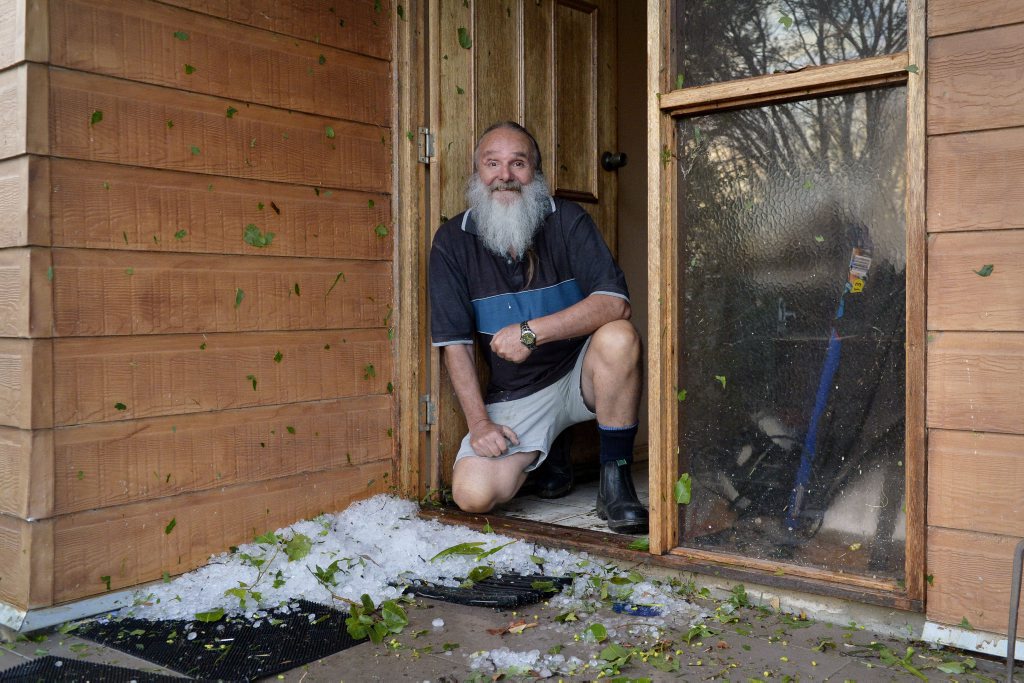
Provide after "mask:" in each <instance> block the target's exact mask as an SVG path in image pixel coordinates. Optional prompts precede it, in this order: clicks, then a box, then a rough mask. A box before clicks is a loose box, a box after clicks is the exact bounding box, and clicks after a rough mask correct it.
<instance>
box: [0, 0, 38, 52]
mask: <svg viewBox="0 0 1024 683" xmlns="http://www.w3.org/2000/svg"><path fill="white" fill-rule="evenodd" d="M46 16H47V3H46V2H38V1H34V0H0V69H6V68H7V67H9V66H13V65H15V64H18V63H20V62H23V61H25V60H29V61H34V62H45V61H46V55H47V54H48V52H49V47H48V39H49V33H48V31H47V19H46Z"/></svg>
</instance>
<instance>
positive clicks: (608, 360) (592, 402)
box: [580, 320, 648, 534]
mask: <svg viewBox="0 0 1024 683" xmlns="http://www.w3.org/2000/svg"><path fill="white" fill-rule="evenodd" d="M641 381H642V373H641V369H640V335H639V334H637V331H636V329H635V328H634V327H633V325H632V324H631V323H629V322H628V321H625V320H616V321H614V322H611V323H608V324H607V325H604V326H602V327H601V328H599V329H598V330H597V331H595V332H594V334H593V336H592V337H591V341H590V348H589V349H588V350H587V355H586V357H585V358H584V359H583V373H582V377H581V382H580V383H581V388H582V390H583V399H584V401H586V403H587V405H589V406H593V409H594V412H595V413H597V428H598V436H599V437H600V441H601V453H600V456H601V479H600V483H599V484H598V494H597V513H598V515H599V516H600V517H601V518H602V519H607V520H608V528H610V529H611V530H612V531H617V532H620V533H630V534H638V533H646V532H647V527H648V523H647V522H648V515H647V510H646V508H644V506H643V505H642V504H641V503H640V500H639V498H638V497H637V495H636V489H635V488H634V487H633V475H632V471H631V470H630V466H631V464H632V462H633V443H634V441H635V439H636V433H637V428H638V424H637V411H638V409H639V405H640V387H641Z"/></svg>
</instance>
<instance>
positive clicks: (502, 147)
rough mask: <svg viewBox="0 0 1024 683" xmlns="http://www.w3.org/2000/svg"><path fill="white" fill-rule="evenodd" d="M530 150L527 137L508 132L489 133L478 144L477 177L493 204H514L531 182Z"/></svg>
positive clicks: (532, 169) (510, 130)
mask: <svg viewBox="0 0 1024 683" xmlns="http://www.w3.org/2000/svg"><path fill="white" fill-rule="evenodd" d="M532 148H533V146H532V145H531V144H530V139H529V138H528V137H526V136H525V135H523V134H522V133H520V132H519V131H516V130H512V129H509V128H498V129H496V130H492V131H491V132H490V133H488V134H487V135H485V136H484V138H483V139H482V140H481V141H480V147H479V151H478V153H477V160H476V161H477V173H479V174H480V180H481V181H482V182H483V184H484V185H486V186H487V187H488V188H490V190H491V197H493V198H494V199H495V200H496V201H499V202H501V203H503V204H509V203H511V202H513V201H515V200H517V199H518V198H519V197H520V196H521V187H522V186H523V185H529V184H530V183H531V182H533V173H534V168H533V161H532V158H531V156H530V154H531V151H532Z"/></svg>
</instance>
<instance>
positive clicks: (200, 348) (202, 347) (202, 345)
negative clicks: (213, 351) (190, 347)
mask: <svg viewBox="0 0 1024 683" xmlns="http://www.w3.org/2000/svg"><path fill="white" fill-rule="evenodd" d="M199 350H200V351H205V350H206V342H203V343H202V344H200V345H199Z"/></svg>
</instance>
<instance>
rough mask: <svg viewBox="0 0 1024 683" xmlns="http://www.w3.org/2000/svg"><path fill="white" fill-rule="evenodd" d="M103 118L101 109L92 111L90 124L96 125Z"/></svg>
mask: <svg viewBox="0 0 1024 683" xmlns="http://www.w3.org/2000/svg"><path fill="white" fill-rule="evenodd" d="M102 120H103V112H102V111H101V110H99V109H97V110H96V111H94V112H93V113H92V117H91V118H90V119H89V125H90V126H95V125H96V124H97V123H99V122H100V121H102Z"/></svg>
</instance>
